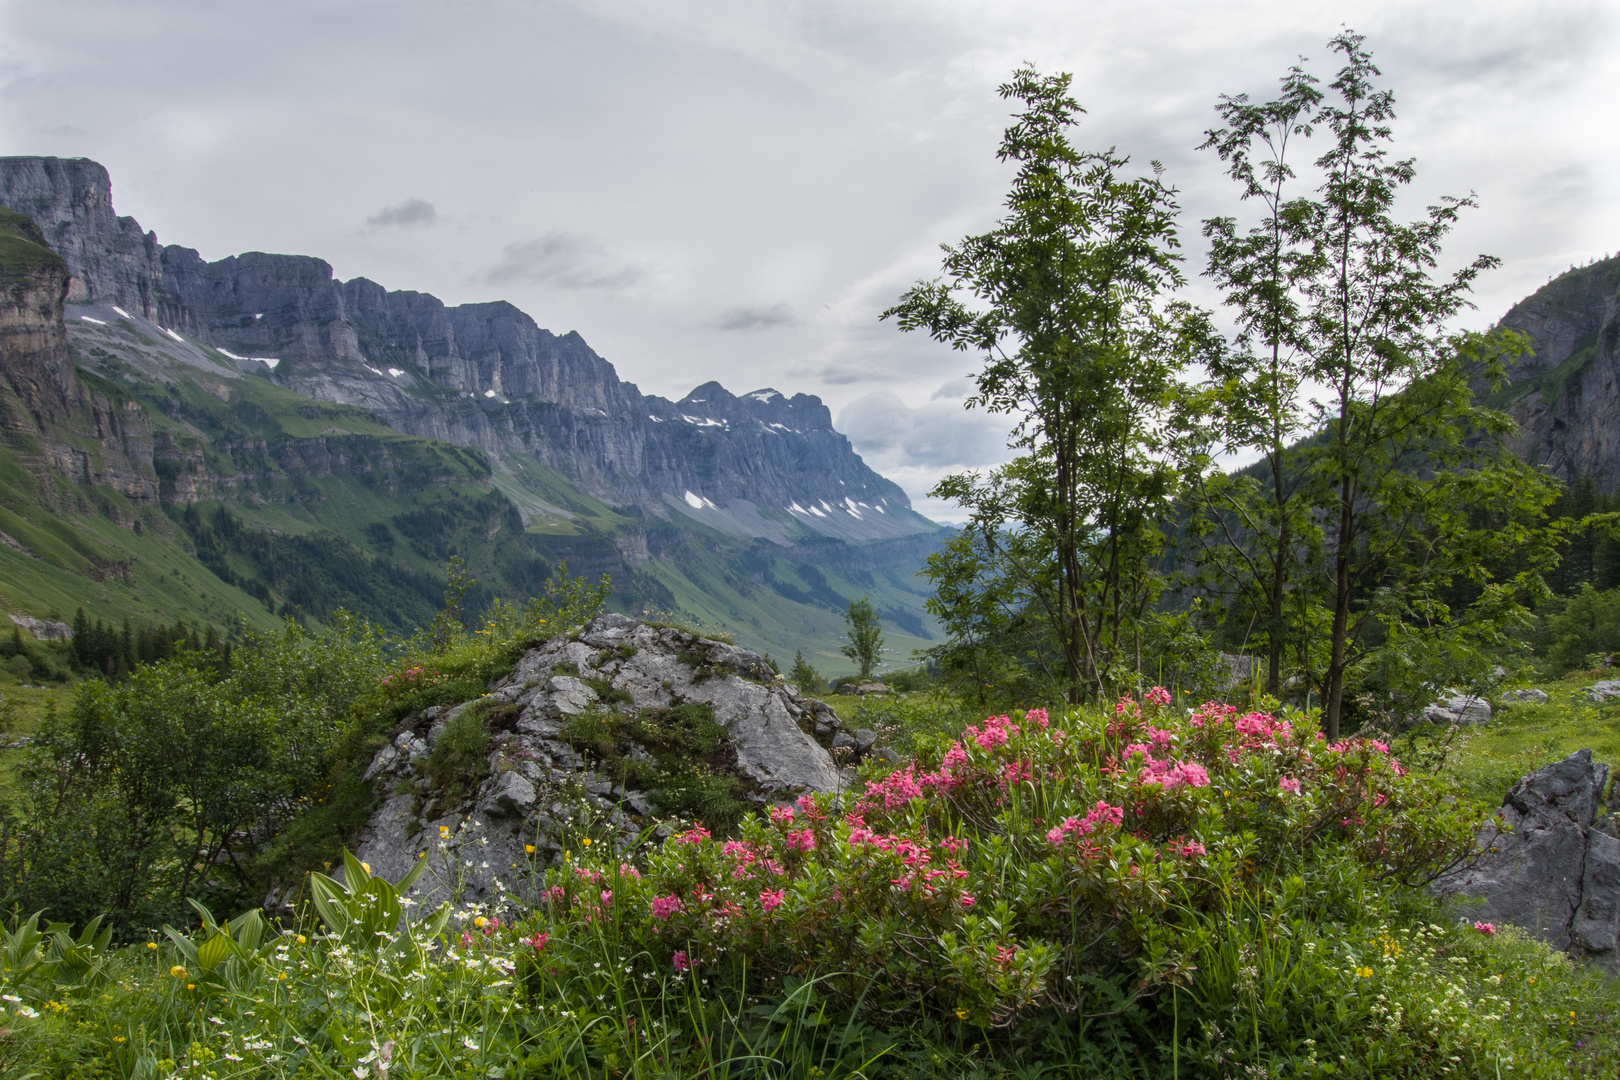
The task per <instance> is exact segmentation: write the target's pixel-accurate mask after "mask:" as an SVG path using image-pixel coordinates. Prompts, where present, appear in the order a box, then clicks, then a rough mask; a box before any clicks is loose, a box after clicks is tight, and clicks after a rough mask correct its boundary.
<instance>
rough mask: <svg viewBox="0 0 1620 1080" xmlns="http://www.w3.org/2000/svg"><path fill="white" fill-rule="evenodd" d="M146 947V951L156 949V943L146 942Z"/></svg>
mask: <svg viewBox="0 0 1620 1080" xmlns="http://www.w3.org/2000/svg"><path fill="white" fill-rule="evenodd" d="M146 947H147V948H148V949H155V948H157V942H155V941H148V942H147V943H146Z"/></svg>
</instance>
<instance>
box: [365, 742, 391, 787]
mask: <svg viewBox="0 0 1620 1080" xmlns="http://www.w3.org/2000/svg"><path fill="white" fill-rule="evenodd" d="M398 760H399V751H398V750H396V749H395V748H394V747H392V746H385V747H383V748H382V749H381V750H379V751H377V756H376V757H374V758H372V759H371V764H370V765H368V766H366V771H365V774H364V775H363V776H361V777H360V779H362V780H370V779H371V778H372V777H374V776H377V775H379V774H381V773H385V772H390V771H392V769H393V768H394V763H395V762H396V761H398Z"/></svg>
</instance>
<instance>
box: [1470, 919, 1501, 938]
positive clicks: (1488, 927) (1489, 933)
mask: <svg viewBox="0 0 1620 1080" xmlns="http://www.w3.org/2000/svg"><path fill="white" fill-rule="evenodd" d="M1474 929H1475V930H1478V931H1479V932H1480V933H1482V934H1484V935H1485V936H1486V937H1493V936H1494V935H1495V934H1496V924H1495V923H1488V922H1477V923H1475V924H1474Z"/></svg>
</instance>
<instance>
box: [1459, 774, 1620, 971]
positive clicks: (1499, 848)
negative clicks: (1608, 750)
mask: <svg viewBox="0 0 1620 1080" xmlns="http://www.w3.org/2000/svg"><path fill="white" fill-rule="evenodd" d="M1608 778H1609V767H1608V766H1607V765H1601V764H1598V763H1597V762H1594V761H1593V760H1592V752H1591V751H1590V750H1581V751H1578V752H1576V753H1573V754H1571V755H1570V756H1569V757H1567V758H1565V759H1564V760H1563V761H1560V762H1556V763H1555V764H1552V765H1548V766H1547V767H1546V768H1544V769H1541V770H1539V771H1537V772H1534V773H1531V774H1530V775H1529V776H1526V777H1524V778H1523V779H1522V780H1520V781H1519V782H1518V783H1517V784H1515V785H1513V788H1512V789H1511V790H1510V791H1509V792H1508V794H1507V798H1506V799H1504V800H1503V802H1502V809H1501V810H1499V811H1498V812H1497V815H1496V818H1495V819H1494V820H1493V821H1492V822H1491V823H1490V824H1488V825H1487V826H1486V827H1485V828H1484V829H1483V830H1482V831H1481V832H1480V836H1479V849H1480V850H1479V854H1478V857H1477V859H1475V860H1474V861H1473V862H1472V864H1471V865H1469V866H1466V867H1464V868H1462V869H1460V870H1458V871H1456V872H1454V873H1451V874H1449V875H1447V876H1445V877H1442V878H1441V879H1440V880H1439V881H1437V882H1436V883H1435V884H1434V886H1433V888H1434V891H1435V892H1436V893H1437V894H1438V895H1441V896H1464V897H1471V898H1480V899H1482V900H1483V903H1482V904H1481V905H1480V906H1479V907H1478V908H1477V909H1474V911H1473V912H1472V913H1471V917H1473V918H1477V919H1481V920H1486V921H1490V922H1501V923H1511V924H1512V925H1514V926H1517V927H1520V928H1521V929H1523V930H1525V931H1528V932H1529V933H1530V934H1531V935H1533V936H1534V937H1536V938H1539V939H1540V940H1542V941H1545V942H1547V943H1548V944H1549V945H1552V946H1553V947H1554V948H1558V949H1563V950H1565V951H1567V952H1569V953H1570V954H1571V955H1573V956H1576V957H1579V958H1581V959H1584V960H1587V961H1589V962H1591V963H1593V964H1596V965H1597V966H1599V967H1602V968H1603V969H1605V970H1607V971H1609V972H1611V973H1614V974H1620V839H1617V837H1620V828H1617V827H1616V810H1617V809H1620V808H1617V807H1616V806H1615V805H1614V803H1613V801H1611V803H1610V806H1609V808H1608V810H1607V812H1604V811H1603V805H1602V797H1603V790H1604V786H1605V784H1606V783H1607V781H1608Z"/></svg>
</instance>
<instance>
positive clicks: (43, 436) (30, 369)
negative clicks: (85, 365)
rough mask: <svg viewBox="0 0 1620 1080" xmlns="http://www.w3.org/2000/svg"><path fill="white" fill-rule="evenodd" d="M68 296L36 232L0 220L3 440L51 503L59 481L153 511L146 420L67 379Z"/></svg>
mask: <svg viewBox="0 0 1620 1080" xmlns="http://www.w3.org/2000/svg"><path fill="white" fill-rule="evenodd" d="M71 287H72V286H71V281H70V277H69V273H68V266H67V264H66V263H65V262H64V261H63V260H62V259H61V258H60V257H58V256H57V255H56V254H55V253H54V252H52V251H51V249H50V248H49V247H48V246H46V243H45V237H44V236H43V234H42V233H41V231H40V230H39V229H38V228H37V227H36V226H35V225H34V223H33V222H32V221H30V220H29V219H28V218H26V217H24V216H22V215H21V214H17V213H14V212H12V211H10V210H0V357H4V363H0V431H3V433H4V438H5V441H6V445H7V447H8V448H9V449H11V450H12V451H13V452H15V453H17V454H18V455H19V457H20V458H21V459H22V460H23V461H24V462H25V463H26V464H27V465H28V467H29V469H30V471H31V472H32V473H33V474H34V476H35V478H36V479H37V480H38V481H39V482H40V484H41V485H42V492H43V493H44V495H45V497H46V498H48V499H51V500H53V501H57V502H59V501H60V500H61V499H62V498H63V497H64V493H62V492H61V491H58V490H56V485H55V484H54V483H53V476H54V475H61V476H64V477H66V478H67V479H69V480H71V481H72V482H74V483H76V484H79V485H82V486H84V487H86V488H94V487H104V488H111V489H112V490H113V491H115V492H117V493H118V494H119V495H120V496H122V497H123V498H124V499H126V500H129V501H130V502H132V503H134V504H136V505H140V504H143V503H152V502H155V501H156V499H157V492H158V483H157V475H156V473H155V472H154V471H153V467H152V431H151V425H150V424H149V423H148V421H147V418H146V416H145V414H144V413H143V412H142V411H141V410H140V408H139V407H138V406H135V405H134V404H133V403H131V402H128V401H125V400H122V399H118V398H114V397H110V396H108V395H104V394H97V393H91V392H90V391H89V390H88V389H87V388H86V387H85V386H84V384H83V383H82V382H81V381H80V379H79V377H78V374H77V372H76V371H75V370H74V366H73V361H72V359H71V356H70V354H69V351H68V338H67V328H66V326H65V324H64V321H63V310H64V306H63V302H64V300H65V299H66V297H67V295H68V293H69V290H70V289H71ZM112 512H113V515H114V516H115V517H117V516H119V512H118V511H117V510H116V509H113V511H112Z"/></svg>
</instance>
